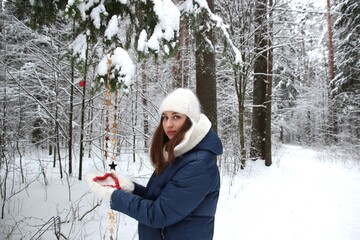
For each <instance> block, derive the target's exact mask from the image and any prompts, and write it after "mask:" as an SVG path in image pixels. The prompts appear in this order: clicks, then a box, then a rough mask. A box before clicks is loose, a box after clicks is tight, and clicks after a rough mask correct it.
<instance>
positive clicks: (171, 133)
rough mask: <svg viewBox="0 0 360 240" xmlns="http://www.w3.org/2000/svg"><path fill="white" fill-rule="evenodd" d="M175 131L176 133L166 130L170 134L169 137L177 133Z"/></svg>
mask: <svg viewBox="0 0 360 240" xmlns="http://www.w3.org/2000/svg"><path fill="white" fill-rule="evenodd" d="M175 133H176V132H175V131H167V132H166V135H168V136H169V137H170V136H171V137H172V136H174V135H175Z"/></svg>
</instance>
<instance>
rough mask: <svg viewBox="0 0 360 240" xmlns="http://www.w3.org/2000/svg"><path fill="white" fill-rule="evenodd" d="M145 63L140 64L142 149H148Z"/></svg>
mask: <svg viewBox="0 0 360 240" xmlns="http://www.w3.org/2000/svg"><path fill="white" fill-rule="evenodd" d="M145 71H146V63H145V62H143V63H142V64H141V101H142V105H143V107H142V109H143V127H144V148H145V149H147V148H149V142H148V138H147V137H146V136H149V132H150V131H149V117H148V113H147V108H148V107H147V106H148V100H147V98H146V92H147V78H146V74H145Z"/></svg>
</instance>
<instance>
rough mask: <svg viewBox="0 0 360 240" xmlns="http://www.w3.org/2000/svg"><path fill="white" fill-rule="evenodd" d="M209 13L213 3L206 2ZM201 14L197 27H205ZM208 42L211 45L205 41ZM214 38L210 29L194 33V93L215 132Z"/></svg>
mask: <svg viewBox="0 0 360 240" xmlns="http://www.w3.org/2000/svg"><path fill="white" fill-rule="evenodd" d="M207 2H208V5H209V8H210V10H211V11H213V10H214V1H213V0H207ZM206 18H208V16H207V15H206V14H203V15H202V16H201V17H199V19H200V21H201V22H200V23H199V26H206V25H205V24H203V23H204V21H205V19H206ZM206 40H209V41H210V42H211V43H212V45H209V43H208V42H207V41H206ZM214 44H215V37H214V34H213V31H212V30H211V29H207V28H206V27H204V28H202V29H201V30H200V29H198V30H197V31H196V51H195V62H196V63H195V65H196V93H197V95H198V97H199V101H200V103H201V106H202V109H203V110H204V113H205V114H206V115H207V116H208V118H209V120H210V121H211V123H212V129H213V130H214V131H216V132H217V100H216V75H215V49H214Z"/></svg>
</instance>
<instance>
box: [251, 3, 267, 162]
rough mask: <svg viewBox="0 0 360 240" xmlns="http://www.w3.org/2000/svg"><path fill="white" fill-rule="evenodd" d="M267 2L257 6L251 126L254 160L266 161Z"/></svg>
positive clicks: (252, 155) (252, 156)
mask: <svg viewBox="0 0 360 240" xmlns="http://www.w3.org/2000/svg"><path fill="white" fill-rule="evenodd" d="M266 6H267V1H266V0H258V1H257V2H256V5H255V28H256V30H255V55H256V59H255V63H254V88H253V114H252V126H251V150H250V156H251V158H253V159H258V158H261V159H264V155H265V154H264V153H265V126H266V106H265V105H266V103H265V101H266V85H267V84H266V83H267V51H266V48H267V39H266V35H267V27H266Z"/></svg>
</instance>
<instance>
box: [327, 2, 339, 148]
mask: <svg viewBox="0 0 360 240" xmlns="http://www.w3.org/2000/svg"><path fill="white" fill-rule="evenodd" d="M326 3H327V27H328V49H329V87H328V98H329V107H328V108H329V109H328V112H329V115H328V122H329V123H328V132H327V134H326V142H327V143H328V144H331V143H333V142H337V138H336V133H337V122H336V120H335V119H336V109H335V100H334V99H333V97H332V94H331V91H332V82H333V80H334V47H333V40H332V37H333V34H332V27H331V25H332V22H331V13H330V8H331V7H330V0H327V1H326Z"/></svg>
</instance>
